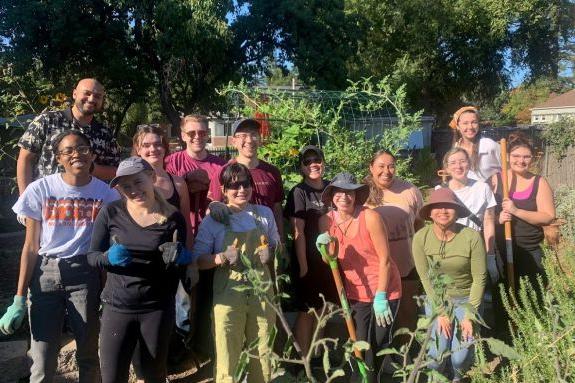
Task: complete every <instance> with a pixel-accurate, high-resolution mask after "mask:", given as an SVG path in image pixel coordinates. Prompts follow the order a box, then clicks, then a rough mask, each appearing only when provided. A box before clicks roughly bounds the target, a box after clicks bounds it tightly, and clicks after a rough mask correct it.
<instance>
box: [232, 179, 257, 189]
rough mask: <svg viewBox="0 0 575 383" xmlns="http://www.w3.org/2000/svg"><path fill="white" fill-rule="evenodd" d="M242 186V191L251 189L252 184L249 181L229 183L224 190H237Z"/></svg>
mask: <svg viewBox="0 0 575 383" xmlns="http://www.w3.org/2000/svg"><path fill="white" fill-rule="evenodd" d="M242 186H243V188H244V189H247V188H251V187H252V183H251V182H250V181H249V180H243V181H236V182H231V183H230V184H229V185H227V187H226V189H231V190H238V189H239V188H240V187H242Z"/></svg>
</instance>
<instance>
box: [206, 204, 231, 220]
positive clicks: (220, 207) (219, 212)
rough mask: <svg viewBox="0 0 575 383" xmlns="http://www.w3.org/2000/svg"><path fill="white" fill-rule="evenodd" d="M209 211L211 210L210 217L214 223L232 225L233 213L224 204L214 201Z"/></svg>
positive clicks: (209, 206)
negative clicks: (231, 217)
mask: <svg viewBox="0 0 575 383" xmlns="http://www.w3.org/2000/svg"><path fill="white" fill-rule="evenodd" d="M208 209H209V210H210V217H212V219H213V220H214V221H216V222H219V223H222V224H224V225H226V226H229V225H230V216H231V215H232V211H231V210H230V208H229V207H228V205H226V204H225V203H223V202H218V201H213V202H210V204H209V205H208Z"/></svg>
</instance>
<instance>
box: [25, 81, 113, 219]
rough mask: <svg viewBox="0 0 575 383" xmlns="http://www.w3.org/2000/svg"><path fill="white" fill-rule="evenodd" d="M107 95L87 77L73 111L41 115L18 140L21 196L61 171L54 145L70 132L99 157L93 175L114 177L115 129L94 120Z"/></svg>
mask: <svg viewBox="0 0 575 383" xmlns="http://www.w3.org/2000/svg"><path fill="white" fill-rule="evenodd" d="M104 95H105V92H104V87H103V86H102V84H100V83H99V82H98V80H96V79H92V78H85V79H83V80H80V82H78V85H77V86H76V88H75V89H74V91H73V93H72V98H73V99H74V105H73V106H72V107H71V108H69V109H65V110H58V111H47V112H44V113H41V114H40V115H39V116H37V117H36V118H35V119H34V120H33V121H32V122H31V123H30V125H29V126H28V129H26V131H25V132H24V134H23V135H22V137H21V138H20V140H19V141H18V146H20V153H19V155H18V163H17V168H16V179H17V182H18V191H19V193H20V194H22V193H23V192H24V190H25V189H26V187H27V186H28V185H29V184H30V183H31V182H32V181H34V180H35V179H37V178H41V177H44V176H47V175H50V174H54V173H57V172H58V163H57V161H56V156H55V155H54V151H53V150H52V143H53V141H54V138H56V137H57V136H58V135H59V134H60V133H62V132H64V131H67V130H71V129H75V130H79V131H81V132H82V133H84V134H85V135H86V136H88V138H90V144H91V146H92V150H93V152H94V154H96V160H95V161H94V165H95V166H94V170H93V172H92V174H93V175H94V176H96V177H98V178H100V179H102V180H106V181H107V180H111V179H112V178H114V176H115V174H116V166H117V165H118V162H119V161H120V156H119V155H120V150H119V147H118V144H117V142H116V138H115V137H114V132H113V130H112V129H111V128H109V127H108V126H106V125H103V124H102V123H100V122H99V121H97V120H96V119H95V117H94V114H95V113H98V112H100V111H102V106H103V104H104ZM19 220H20V219H19Z"/></svg>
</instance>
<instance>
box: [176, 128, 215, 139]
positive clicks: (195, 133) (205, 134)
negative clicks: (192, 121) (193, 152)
mask: <svg viewBox="0 0 575 383" xmlns="http://www.w3.org/2000/svg"><path fill="white" fill-rule="evenodd" d="M182 133H184V134H185V135H186V136H188V137H189V138H190V140H193V139H194V138H196V137H198V138H206V137H208V136H209V133H208V131H207V130H190V131H189V132H182Z"/></svg>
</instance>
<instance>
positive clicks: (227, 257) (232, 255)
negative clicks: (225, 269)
mask: <svg viewBox="0 0 575 383" xmlns="http://www.w3.org/2000/svg"><path fill="white" fill-rule="evenodd" d="M237 244H238V239H237V238H236V239H235V240H234V243H233V244H232V245H229V246H228V248H227V249H226V250H225V251H224V252H223V253H220V254H221V255H222V257H223V259H224V261H225V262H226V263H228V264H229V265H230V266H235V265H236V264H237V263H238V260H239V259H240V255H239V253H238V248H237V247H236V246H237Z"/></svg>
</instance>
